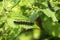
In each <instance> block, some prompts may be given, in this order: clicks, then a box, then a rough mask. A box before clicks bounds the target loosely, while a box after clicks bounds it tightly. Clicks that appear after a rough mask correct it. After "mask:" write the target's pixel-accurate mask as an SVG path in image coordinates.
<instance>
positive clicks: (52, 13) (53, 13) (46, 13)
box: [43, 9, 58, 22]
mask: <svg viewBox="0 0 60 40" xmlns="http://www.w3.org/2000/svg"><path fill="white" fill-rule="evenodd" d="M43 11H44V14H45V15H47V16H48V17H51V18H52V20H53V21H54V22H55V21H58V19H57V18H56V16H55V12H52V11H50V10H49V9H45V10H43Z"/></svg>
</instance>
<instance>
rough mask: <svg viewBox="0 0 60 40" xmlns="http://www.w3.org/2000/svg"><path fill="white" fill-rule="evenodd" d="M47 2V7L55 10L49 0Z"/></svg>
mask: <svg viewBox="0 0 60 40" xmlns="http://www.w3.org/2000/svg"><path fill="white" fill-rule="evenodd" d="M47 4H48V7H49V9H50V10H51V11H53V12H55V10H54V8H53V7H52V6H51V4H50V2H49V1H48V2H47Z"/></svg>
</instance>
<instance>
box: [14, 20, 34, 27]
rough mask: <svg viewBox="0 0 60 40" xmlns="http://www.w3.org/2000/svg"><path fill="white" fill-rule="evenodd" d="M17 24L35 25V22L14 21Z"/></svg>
mask: <svg viewBox="0 0 60 40" xmlns="http://www.w3.org/2000/svg"><path fill="white" fill-rule="evenodd" d="M14 23H15V24H22V25H31V26H32V25H34V23H33V22H25V21H14Z"/></svg>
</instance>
